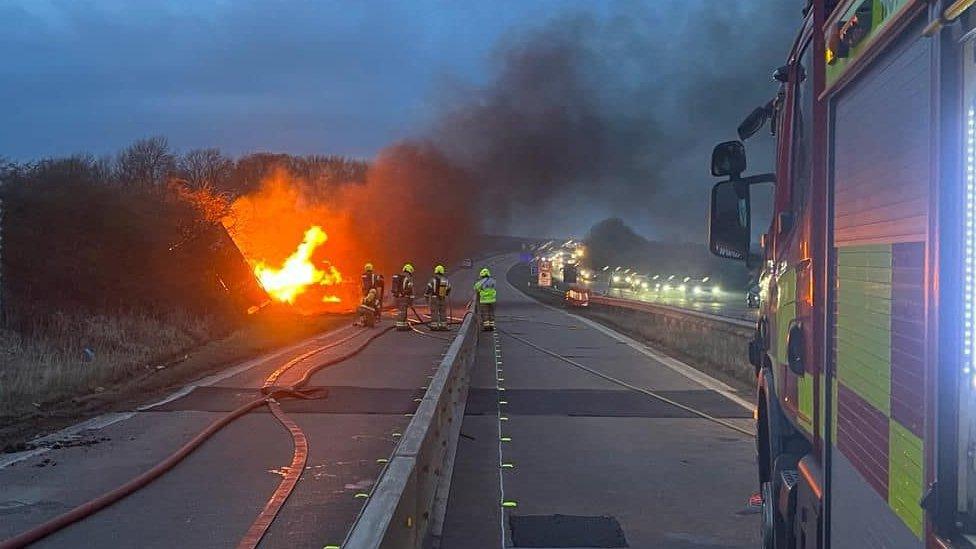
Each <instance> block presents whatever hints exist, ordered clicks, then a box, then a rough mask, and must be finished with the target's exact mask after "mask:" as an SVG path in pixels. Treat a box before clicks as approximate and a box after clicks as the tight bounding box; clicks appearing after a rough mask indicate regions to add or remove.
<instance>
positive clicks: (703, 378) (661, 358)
mask: <svg viewBox="0 0 976 549" xmlns="http://www.w3.org/2000/svg"><path fill="white" fill-rule="evenodd" d="M505 284H506V285H507V286H508V287H509V288H511V289H512V290H513V291H514V292H516V295H520V296H522V297H524V298H525V299H527V300H530V301H532V302H534V303H537V304H539V305H541V306H543V307H545V308H547V309H549V310H552V311H555V312H557V313H560V314H564V315H566V316H569V317H571V318H574V319H578V320H580V321H581V322H583V323H584V324H586V325H587V326H589V327H590V328H593V329H594V330H597V331H598V332H600V333H602V334H604V335H606V336H608V337H610V338H611V339H615V340H617V341H619V342H621V343H625V344H627V346H628V347H630V348H631V349H633V350H635V351H637V352H639V353H641V354H642V355H644V356H646V357H648V358H651V359H653V360H654V361H656V362H658V363H659V364H662V365H663V366H665V367H667V368H669V369H670V370H672V371H674V372H677V373H679V374H681V375H683V376H684V377H686V378H688V379H690V380H691V381H694V382H695V383H698V384H699V385H701V386H703V387H705V388H706V389H711V390H713V391H715V392H716V393H719V394H720V395H722V396H724V397H725V398H727V399H729V400H731V401H732V402H734V403H736V404H738V405H739V406H742V407H743V408H745V409H746V410H749V411H750V412H751V411H753V409H754V408H755V406H754V405H753V404H752V403H751V402H749V401H747V400H746V399H744V398H742V397H740V396H739V395H737V394H735V389H733V388H732V387H730V386H729V385H727V384H725V383H723V382H722V381H720V380H718V379H715V378H714V377H712V376H710V375H708V374H706V373H705V372H703V371H701V370H699V369H697V368H694V367H692V366H689V365H687V364H685V363H684V362H681V361H680V360H678V359H676V358H673V357H670V356H667V355H665V354H662V353H660V352H658V351H657V350H654V349H651V348H650V347H648V346H647V345H644V344H643V343H640V342H639V341H637V340H635V339H633V338H631V337H628V336H626V335H624V334H622V333H620V332H618V331H616V330H614V329H613V328H609V327H607V326H604V325H603V324H600V323H598V322H596V321H594V320H590V319H589V318H586V317H584V316H582V315H576V314H572V313H569V312H566V311H563V310H560V309H557V308H556V307H553V306H552V305H549V304H548V303H542V302H541V301H538V300H535V299H532V298H531V297H529V296H527V295H525V294H524V293H522V290H519V289H518V288H516V287H515V286H512V283H511V282H509V281H508V277H507V276H506V277H505Z"/></svg>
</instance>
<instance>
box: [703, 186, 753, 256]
mask: <svg viewBox="0 0 976 549" xmlns="http://www.w3.org/2000/svg"><path fill="white" fill-rule="evenodd" d="M750 207H751V204H750V200H749V185H748V184H745V183H743V182H742V181H741V180H737V179H730V180H728V181H722V182H720V183H717V184H715V186H714V187H712V200H711V207H710V209H709V219H708V249H709V250H711V252H712V253H713V254H715V255H717V256H719V257H724V258H727V259H735V260H739V261H745V260H746V259H747V258H748V255H749V232H750V228H751V227H750V217H751V215H752V212H751V211H750Z"/></svg>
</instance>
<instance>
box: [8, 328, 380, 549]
mask: <svg viewBox="0 0 976 549" xmlns="http://www.w3.org/2000/svg"><path fill="white" fill-rule="evenodd" d="M392 329H393V328H392V326H391V327H387V328H384V329H382V330H380V331H379V332H376V333H375V334H372V335H370V336H369V337H367V338H366V339H365V340H364V341H363V342H362V343H361V344H360V345H359V346H357V347H356V348H354V349H352V350H351V351H350V352H348V353H346V354H344V355H340V356H337V357H335V358H332V359H330V360H327V361H325V362H322V363H320V364H316V365H315V366H313V367H311V368H309V369H308V370H307V371H306V372H305V373H304V374H303V375H302V377H301V378H300V379H299V380H298V381H297V382H295V383H294V384H292V385H290V386H287V387H278V386H275V385H274V380H277V378H278V377H280V376H281V374H282V373H284V371H285V370H287V369H288V368H290V367H292V366H294V365H296V364H298V363H299V362H301V361H302V360H304V359H306V358H309V357H310V356H312V355H314V354H317V353H320V352H322V351H325V350H326V349H330V348H332V347H335V346H338V345H341V344H343V343H345V342H347V341H349V340H350V339H352V338H353V337H355V335H359V334H358V333H357V334H355V335H354V336H350V337H347V338H344V339H342V340H340V341H337V342H334V343H331V344H329V345H325V346H323V347H319V348H318V349H315V350H313V351H310V352H308V353H305V354H303V355H301V356H300V357H298V358H296V359H293V360H291V361H289V362H288V363H287V364H286V365H285V366H283V367H282V368H279V369H277V370H275V372H273V373H272V375H271V376H269V379H271V377H273V380H271V381H270V384H269V383H268V382H267V381H266V382H265V386H264V387H262V392H263V393H264V396H262V397H261V398H258V399H255V400H252V401H250V402H248V403H246V404H244V405H241V406H240V407H238V408H236V409H234V410H233V411H231V412H230V413H229V414H227V415H225V416H224V417H221V418H219V419H217V420H216V421H214V422H213V423H211V424H210V425H209V426H208V427H207V428H206V429H204V430H203V431H201V432H200V433H199V434H197V435H196V436H195V437H193V438H192V439H191V440H190V441H189V442H187V443H186V444H184V445H183V446H181V447H180V448H179V449H177V450H176V451H175V452H174V453H172V454H170V456H169V457H167V458H166V459H164V460H163V461H161V462H159V463H158V464H156V465H155V466H153V467H152V468H151V469H149V470H148V471H146V472H144V473H142V474H141V475H139V476H137V477H135V478H133V479H132V480H130V481H128V482H126V483H125V484H123V485H122V486H119V487H117V488H115V489H113V490H110V491H109V492H106V493H104V494H102V495H101V496H98V497H96V498H94V499H91V500H89V501H87V502H85V503H82V504H81V505H78V506H77V507H75V508H73V509H71V510H70V511H68V512H66V513H63V514H61V515H59V516H57V517H54V518H53V519H51V520H48V521H47V522H44V523H42V524H40V525H38V526H35V527H34V528H31V529H30V530H27V531H26V532H22V533H20V534H18V535H16V536H14V537H12V538H9V539H7V540H4V541H2V542H0V549H19V548H21V547H26V546H27V545H30V544H31V543H34V542H36V541H39V540H41V539H43V538H45V537H47V536H49V535H51V534H53V533H55V532H57V531H59V530H62V529H64V528H65V527H67V526H69V525H71V524H74V523H75V522H78V521H80V520H82V519H84V518H87V517H89V516H91V515H94V514H95V513H97V512H98V511H100V510H102V509H104V508H106V507H108V506H110V505H112V504H114V503H116V502H118V501H120V500H122V499H123V498H125V497H127V496H129V495H131V494H133V493H135V492H136V491H138V490H140V489H141V488H144V487H145V486H146V485H148V484H149V483H151V482H152V481H154V480H156V479H157V478H159V477H160V476H162V475H163V474H165V473H166V472H168V471H170V470H172V469H173V468H174V467H176V465H178V464H179V463H180V462H181V461H183V460H184V459H185V458H186V457H187V456H188V455H190V454H191V453H193V451H195V450H196V449H197V448H199V447H200V446H201V445H202V444H203V443H204V442H206V441H207V440H208V439H210V438H211V437H212V436H213V435H215V434H216V433H217V432H219V431H220V430H221V429H223V428H224V427H226V426H227V425H229V424H231V423H232V422H234V421H235V420H237V419H239V418H241V417H243V416H244V415H246V414H247V413H248V412H250V411H252V410H254V409H255V408H258V407H260V406H261V405H268V407H269V408H270V410H271V413H272V414H273V415H274V416H275V418H276V419H278V421H279V422H280V423H282V425H285V427H286V428H287V429H288V430H289V431H290V432H291V434H292V437H293V439H294V442H295V452H294V455H293V459H292V466H291V467H290V468H289V470H288V473H287V474H286V475H285V478H283V479H282V482H281V483H280V484H279V486H278V488H277V489H276V490H275V493H274V494H273V495H272V497H271V499H270V500H269V501H268V503H267V504H266V505H265V508H264V509H263V510H262V512H261V514H260V515H259V516H258V518H257V519H256V520H255V522H254V523H253V524H252V525H251V527H250V528H249V529H248V532H247V534H246V535H245V537H244V538H243V539H242V540H241V542H240V544H239V545H238V547H239V548H244V547H249V548H252V547H256V546H257V544H258V543H259V542H260V541H261V538H262V537H263V536H264V534H265V532H267V529H268V528H269V527H270V526H271V522H272V521H273V520H274V517H275V516H276V515H277V513H278V511H279V510H280V509H281V506H282V505H283V504H284V502H285V500H286V499H287V498H288V496H289V495H290V494H291V492H292V491H293V489H294V487H295V484H296V483H297V480H298V477H299V476H300V474H301V471H302V470H303V469H304V463H305V457H304V456H305V455H307V442H305V435H304V433H302V432H301V429H299V428H298V426H297V425H296V424H294V423H293V422H291V420H290V419H288V418H287V416H285V415H284V412H283V411H282V410H281V408H280V406H279V404H278V398H282V397H292V398H304V399H310V398H322V397H324V396H325V392H323V391H305V390H303V389H302V387H303V386H304V385H305V384H306V383H308V381H309V379H310V378H311V376H312V375H313V374H315V373H317V372H318V371H320V370H322V369H323V368H327V367H329V366H333V365H335V364H337V363H339V362H342V361H344V360H347V359H349V358H352V357H353V356H355V355H357V354H359V353H360V352H362V351H363V350H364V349H365V348H366V347H367V346H368V345H369V344H370V343H372V342H373V341H374V340H375V339H377V338H379V337H380V336H382V335H384V334H386V333H387V332H389V331H390V330H392ZM299 463H300V465H301V467H300V468H299V467H296V465H297V464H299Z"/></svg>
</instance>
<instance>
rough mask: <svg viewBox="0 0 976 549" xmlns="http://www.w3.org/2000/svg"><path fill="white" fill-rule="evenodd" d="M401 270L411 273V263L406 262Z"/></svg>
mask: <svg viewBox="0 0 976 549" xmlns="http://www.w3.org/2000/svg"><path fill="white" fill-rule="evenodd" d="M403 270H404V271H406V272H408V273H410V274H413V265H411V264H409V263H407V264H406V265H404V266H403Z"/></svg>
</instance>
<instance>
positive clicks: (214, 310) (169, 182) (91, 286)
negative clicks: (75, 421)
mask: <svg viewBox="0 0 976 549" xmlns="http://www.w3.org/2000/svg"><path fill="white" fill-rule="evenodd" d="M368 167H369V164H368V163H367V162H366V161H364V160H360V159H354V158H348V157H343V156H319V155H311V156H293V155H288V154H278V153H265V152H261V153H253V154H247V155H244V156H241V157H239V158H233V157H230V156H228V155H226V154H224V153H222V152H221V151H220V150H219V149H216V148H204V149H193V150H189V151H185V152H178V151H175V150H174V149H173V148H172V147H171V146H170V145H169V143H168V141H167V140H166V138H164V137H149V138H146V139H140V140H138V141H136V142H134V143H132V144H131V145H129V146H128V147H125V148H124V149H122V150H121V151H119V152H118V153H116V154H114V155H108V156H102V157H96V156H93V155H86V154H79V155H73V156H68V157H61V158H44V159H39V160H34V161H29V162H12V161H4V160H3V159H2V158H0V197H2V198H3V200H4V210H5V212H4V213H5V216H4V219H3V253H2V266H3V278H2V284H3V297H4V299H3V307H4V313H5V317H6V318H7V319H8V321H9V322H8V324H9V325H11V327H13V328H15V329H20V330H26V331H30V329H31V326H34V325H37V324H38V322H39V319H43V318H45V317H46V316H49V315H51V314H56V313H58V312H63V311H69V312H92V313H108V314H111V313H112V312H119V311H122V312H132V311H148V312H150V313H161V314H166V313H167V312H170V311H174V310H179V311H183V312H190V313H192V314H199V315H211V316H212V315H224V316H227V317H228V319H231V318H232V317H234V316H235V315H236V314H237V313H239V310H238V309H236V308H228V303H227V298H226V295H224V293H226V288H225V286H226V281H223V280H221V279H220V276H219V273H215V272H214V269H215V268H217V267H219V265H218V266H217V267H215V263H219V261H216V260H215V259H214V257H213V256H212V254H211V253H210V251H211V250H213V249H215V242H216V241H218V240H219V235H218V236H216V237H215V236H213V235H212V234H210V233H207V234H206V237H207V238H208V239H210V240H204V241H203V242H197V241H199V240H200V238H197V237H198V234H197V233H199V231H198V230H197V228H198V227H200V226H207V225H213V224H214V223H215V221H217V220H219V218H220V216H221V214H222V213H223V212H222V211H221V210H220V208H227V207H229V204H230V203H231V202H232V201H233V199H234V198H236V197H237V196H240V195H243V194H246V193H248V192H250V191H253V190H255V189H257V188H258V187H259V185H260V184H261V181H262V180H263V179H265V178H266V177H267V176H268V175H270V174H271V173H272V172H273V171H274V170H285V171H286V172H287V173H288V174H290V175H293V176H296V177H297V178H300V179H301V181H302V182H303V184H304V185H309V186H311V187H312V189H310V190H312V191H321V192H325V191H327V190H328V189H330V188H333V187H334V186H336V185H343V184H357V183H363V182H365V179H366V172H367V169H368ZM187 193H197V194H196V196H203V197H209V198H210V199H211V201H212V204H213V206H214V208H216V210H215V211H214V210H211V211H207V208H201V207H200V201H199V200H187V199H186V197H187ZM194 231H196V232H194ZM188 241H192V242H190V244H192V245H184V244H185V243H187V242H188ZM215 281H216V282H215Z"/></svg>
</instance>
